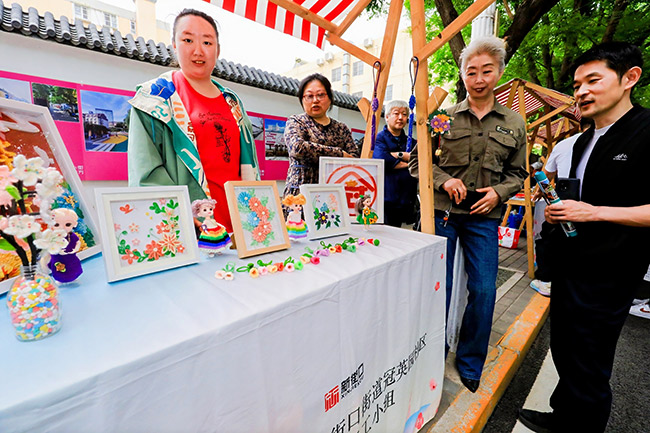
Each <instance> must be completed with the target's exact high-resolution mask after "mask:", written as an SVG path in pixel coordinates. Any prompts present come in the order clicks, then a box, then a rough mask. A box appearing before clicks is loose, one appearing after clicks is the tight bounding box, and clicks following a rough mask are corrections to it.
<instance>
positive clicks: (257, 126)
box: [248, 115, 264, 141]
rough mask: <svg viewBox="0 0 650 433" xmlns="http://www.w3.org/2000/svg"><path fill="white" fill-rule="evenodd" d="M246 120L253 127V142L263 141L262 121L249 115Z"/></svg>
mask: <svg viewBox="0 0 650 433" xmlns="http://www.w3.org/2000/svg"><path fill="white" fill-rule="evenodd" d="M248 118H249V119H250V121H251V124H252V125H253V140H255V141H258V140H259V141H261V140H264V119H263V118H261V117H259V116H252V115H249V116H248Z"/></svg>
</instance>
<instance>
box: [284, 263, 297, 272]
mask: <svg viewBox="0 0 650 433" xmlns="http://www.w3.org/2000/svg"><path fill="white" fill-rule="evenodd" d="M284 269H285V270H286V271H287V272H293V271H295V270H296V267H295V266H294V264H293V263H287V264H286V266H285V267H284Z"/></svg>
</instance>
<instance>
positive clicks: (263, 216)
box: [255, 206, 270, 221]
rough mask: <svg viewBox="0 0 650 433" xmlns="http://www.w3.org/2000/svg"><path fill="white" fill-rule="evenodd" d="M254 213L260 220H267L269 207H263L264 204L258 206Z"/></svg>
mask: <svg viewBox="0 0 650 433" xmlns="http://www.w3.org/2000/svg"><path fill="white" fill-rule="evenodd" d="M255 213H257V216H258V217H259V218H260V220H262V221H268V219H269V215H270V212H269V209H268V208H266V207H264V206H260V207H259V208H258V209H257V210H256V211H255Z"/></svg>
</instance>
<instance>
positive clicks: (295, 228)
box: [282, 194, 307, 241]
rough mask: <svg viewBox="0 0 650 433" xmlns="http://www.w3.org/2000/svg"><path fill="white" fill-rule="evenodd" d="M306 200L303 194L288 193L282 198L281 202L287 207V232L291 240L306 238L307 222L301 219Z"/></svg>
mask: <svg viewBox="0 0 650 433" xmlns="http://www.w3.org/2000/svg"><path fill="white" fill-rule="evenodd" d="M306 202H307V201H306V199H305V196H304V195H302V194H298V195H292V194H289V195H287V196H286V197H285V198H284V200H282V204H283V205H285V206H286V207H287V208H288V209H289V214H288V215H287V232H288V233H289V239H290V240H292V241H299V240H302V239H306V238H307V224H305V220H303V219H302V207H303V205H304V204H305V203H306Z"/></svg>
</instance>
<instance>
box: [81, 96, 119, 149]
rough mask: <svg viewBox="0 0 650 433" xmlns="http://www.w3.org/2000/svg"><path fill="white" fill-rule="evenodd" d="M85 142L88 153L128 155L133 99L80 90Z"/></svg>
mask: <svg viewBox="0 0 650 433" xmlns="http://www.w3.org/2000/svg"><path fill="white" fill-rule="evenodd" d="M80 94H81V112H82V113H83V121H84V141H85V145H86V151H88V152H126V151H127V150H128V138H129V134H128V125H129V115H130V112H131V105H130V104H129V99H131V97H130V96H124V95H116V94H114V93H103V92H91V91H89V90H81V91H80Z"/></svg>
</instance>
